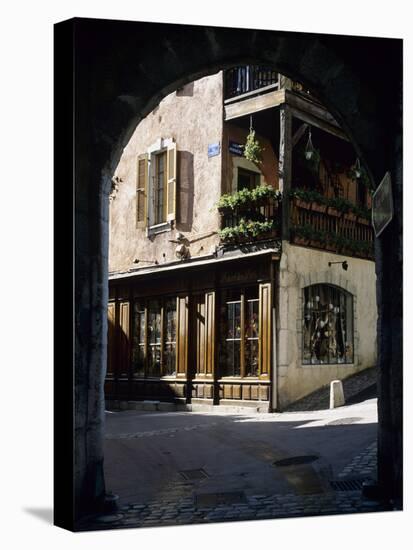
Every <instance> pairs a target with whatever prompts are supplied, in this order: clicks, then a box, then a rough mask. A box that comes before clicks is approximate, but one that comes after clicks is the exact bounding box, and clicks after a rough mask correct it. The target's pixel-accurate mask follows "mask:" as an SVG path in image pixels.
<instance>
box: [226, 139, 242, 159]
mask: <svg viewBox="0 0 413 550" xmlns="http://www.w3.org/2000/svg"><path fill="white" fill-rule="evenodd" d="M229 152H230V153H232V154H233V155H238V156H239V157H242V156H243V155H244V145H242V143H236V142H235V141H230V142H229Z"/></svg>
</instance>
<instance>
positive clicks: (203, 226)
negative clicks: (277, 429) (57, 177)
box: [105, 66, 377, 411]
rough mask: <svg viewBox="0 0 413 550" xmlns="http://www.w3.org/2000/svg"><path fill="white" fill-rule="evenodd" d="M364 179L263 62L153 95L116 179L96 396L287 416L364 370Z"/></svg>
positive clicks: (368, 320) (312, 102)
mask: <svg viewBox="0 0 413 550" xmlns="http://www.w3.org/2000/svg"><path fill="white" fill-rule="evenodd" d="M251 130H253V131H255V140H256V144H257V146H258V154H257V156H256V157H255V158H252V157H251V155H248V154H246V153H245V144H246V142H247V137H248V135H251ZM248 156H249V158H246V157H248ZM366 184H367V181H366V180H365V178H364V179H363V170H362V167H360V165H359V162H358V160H357V158H356V154H355V153H354V151H353V149H352V146H351V144H350V143H349V141H348V140H347V138H346V136H345V135H344V134H343V132H342V130H341V129H340V127H339V126H338V124H337V123H336V121H335V120H334V118H333V117H332V116H331V114H330V113H328V112H327V110H326V109H325V108H324V107H323V106H322V105H321V104H320V102H319V101H318V100H317V99H316V98H314V97H313V96H312V95H310V94H309V93H308V92H307V91H306V90H305V89H303V87H302V86H300V85H299V84H297V83H294V82H292V81H290V80H289V79H287V78H284V77H283V76H281V75H279V74H278V73H274V71H271V70H268V69H265V68H262V67H252V66H247V67H237V68H234V69H231V70H228V71H220V72H219V73H217V74H216V75H212V76H208V77H205V78H202V79H200V80H197V81H195V82H193V83H190V84H187V85H186V86H184V87H182V88H181V89H178V90H177V91H176V92H174V93H172V94H170V95H169V96H167V97H166V98H165V99H164V100H162V101H161V103H160V104H159V106H158V107H157V108H155V109H154V110H153V111H152V112H151V113H150V114H149V115H148V116H147V117H146V118H145V119H143V120H142V121H141V122H140V124H139V125H138V126H137V128H136V130H135V132H134V134H133V136H132V138H131V139H130V141H129V143H128V144H127V146H126V147H125V149H124V151H123V155H122V156H121V159H120V162H119V164H118V166H117V168H116V171H115V174H114V177H113V189H112V193H111V197H110V244H109V272H110V277H109V305H108V321H109V324H108V326H109V329H108V343H109V348H108V367H107V373H106V382H105V392H106V398H107V400H109V401H122V402H130V403H132V404H133V402H136V401H142V400H159V401H170V402H175V403H178V404H181V405H184V406H186V405H188V404H192V405H194V404H196V405H207V406H211V405H219V404H220V405H236V406H245V407H252V408H254V409H256V410H261V411H274V410H281V411H282V410H283V409H284V408H285V407H287V406H288V405H290V404H291V403H293V402H294V401H296V400H298V399H300V398H302V397H304V396H305V395H307V394H308V393H311V392H312V391H314V390H316V389H318V388H319V387H321V386H324V385H327V384H329V382H330V381H332V380H335V379H343V378H346V377H347V376H349V375H351V374H354V373H355V372H358V371H360V370H362V369H365V368H369V367H372V366H374V365H375V363H376V322H377V310H376V289H375V265H374V257H373V233H372V228H371V226H370V224H369V221H368V208H369V206H370V196H369V192H368V190H367V188H366ZM257 190H258V191H257ZM343 262H344V263H343Z"/></svg>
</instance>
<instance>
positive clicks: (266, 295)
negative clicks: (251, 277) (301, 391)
mask: <svg viewBox="0 0 413 550" xmlns="http://www.w3.org/2000/svg"><path fill="white" fill-rule="evenodd" d="M259 297H260V305H259V327H260V337H259V368H260V376H261V377H264V378H266V377H269V376H270V367H271V302H272V300H271V283H265V284H260V293H259Z"/></svg>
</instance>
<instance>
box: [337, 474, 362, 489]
mask: <svg viewBox="0 0 413 550" xmlns="http://www.w3.org/2000/svg"><path fill="white" fill-rule="evenodd" d="M365 481H367V479H366V478H365V477H355V478H351V479H335V480H333V481H330V485H331V488H332V489H334V491H361V489H362V488H363V483H364V482H365Z"/></svg>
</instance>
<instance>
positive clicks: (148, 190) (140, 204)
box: [136, 139, 177, 228]
mask: <svg viewBox="0 0 413 550" xmlns="http://www.w3.org/2000/svg"><path fill="white" fill-rule="evenodd" d="M164 141H165V142H166V143H167V145H165V147H162V148H161V149H159V150H157V151H156V150H155V151H153V150H152V152H151V153H150V155H149V154H143V155H139V157H138V163H137V183H136V226H137V227H138V228H144V227H149V228H150V227H152V226H157V225H160V224H164V223H165V224H166V223H168V222H172V221H174V220H175V219H176V193H177V150H176V143H174V142H173V141H172V140H170V139H169V140H164ZM159 144H160V146H161V145H162V141H161V140H160V141H159Z"/></svg>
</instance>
